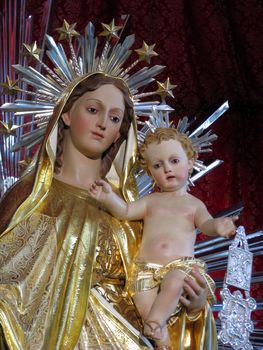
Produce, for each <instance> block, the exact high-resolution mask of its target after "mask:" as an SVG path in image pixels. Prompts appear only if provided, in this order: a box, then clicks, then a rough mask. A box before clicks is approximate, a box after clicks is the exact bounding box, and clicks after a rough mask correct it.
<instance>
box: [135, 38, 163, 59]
mask: <svg viewBox="0 0 263 350" xmlns="http://www.w3.org/2000/svg"><path fill="white" fill-rule="evenodd" d="M154 46H155V44H153V45H147V44H146V42H145V41H144V42H143V44H142V47H141V48H140V49H137V50H135V52H137V54H138V55H139V60H140V61H146V62H147V63H150V62H151V58H152V57H153V56H158V53H157V52H155V51H153V49H154Z"/></svg>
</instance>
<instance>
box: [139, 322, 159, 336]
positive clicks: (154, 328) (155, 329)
mask: <svg viewBox="0 0 263 350" xmlns="http://www.w3.org/2000/svg"><path fill="white" fill-rule="evenodd" d="M143 334H144V335H145V336H146V337H147V338H150V339H153V340H161V339H162V337H163V333H162V327H161V325H160V324H159V323H158V322H156V321H145V322H144V329H143Z"/></svg>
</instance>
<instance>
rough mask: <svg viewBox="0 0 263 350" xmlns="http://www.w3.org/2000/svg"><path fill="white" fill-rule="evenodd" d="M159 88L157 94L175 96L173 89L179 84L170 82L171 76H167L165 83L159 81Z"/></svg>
mask: <svg viewBox="0 0 263 350" xmlns="http://www.w3.org/2000/svg"><path fill="white" fill-rule="evenodd" d="M157 84H158V89H157V90H156V94H158V95H160V96H161V97H162V98H165V97H166V96H168V95H169V96H171V97H174V95H173V92H172V90H173V89H174V88H176V86H177V85H172V84H170V78H167V79H166V81H165V82H164V83H160V82H159V81H157Z"/></svg>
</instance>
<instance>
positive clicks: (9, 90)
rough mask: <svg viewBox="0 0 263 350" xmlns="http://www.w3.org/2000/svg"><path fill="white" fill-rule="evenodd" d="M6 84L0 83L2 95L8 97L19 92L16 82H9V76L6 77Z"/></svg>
mask: <svg viewBox="0 0 263 350" xmlns="http://www.w3.org/2000/svg"><path fill="white" fill-rule="evenodd" d="M6 79H7V82H6V83H0V86H2V87H3V90H4V93H5V94H8V95H13V94H15V93H16V92H17V91H21V89H20V88H19V86H18V85H16V84H17V82H18V80H11V79H10V78H9V76H8V75H7V77H6Z"/></svg>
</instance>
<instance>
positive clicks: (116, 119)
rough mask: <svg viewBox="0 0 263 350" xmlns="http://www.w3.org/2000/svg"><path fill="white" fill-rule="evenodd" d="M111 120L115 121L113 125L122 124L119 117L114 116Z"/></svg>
mask: <svg viewBox="0 0 263 350" xmlns="http://www.w3.org/2000/svg"><path fill="white" fill-rule="evenodd" d="M110 119H111V120H112V121H113V123H115V124H118V123H119V122H120V120H121V119H120V118H119V117H118V116H117V115H113V116H111V117H110Z"/></svg>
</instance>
